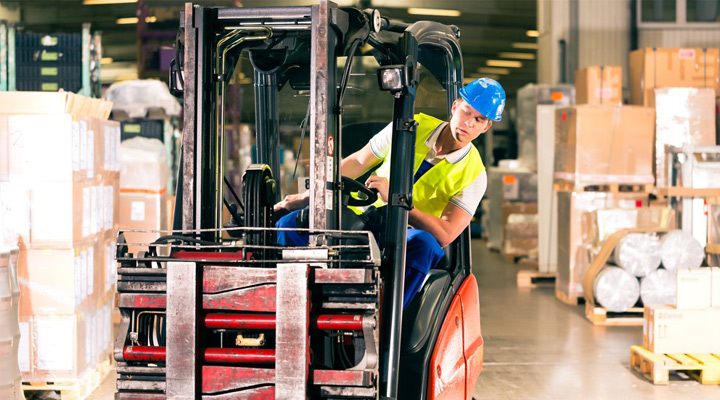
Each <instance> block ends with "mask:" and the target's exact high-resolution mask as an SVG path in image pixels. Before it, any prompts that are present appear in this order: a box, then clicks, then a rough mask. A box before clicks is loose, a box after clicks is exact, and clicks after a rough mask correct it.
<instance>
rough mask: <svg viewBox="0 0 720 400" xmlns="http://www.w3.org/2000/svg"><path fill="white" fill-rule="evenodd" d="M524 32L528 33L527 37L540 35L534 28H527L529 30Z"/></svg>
mask: <svg viewBox="0 0 720 400" xmlns="http://www.w3.org/2000/svg"><path fill="white" fill-rule="evenodd" d="M525 34H526V35H528V37H538V36H540V32H538V31H536V30H529V31H527V32H525Z"/></svg>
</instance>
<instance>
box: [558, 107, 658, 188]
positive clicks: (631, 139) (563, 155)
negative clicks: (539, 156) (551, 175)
mask: <svg viewBox="0 0 720 400" xmlns="http://www.w3.org/2000/svg"><path fill="white" fill-rule="evenodd" d="M555 121H556V130H555V135H556V136H555V179H561V180H564V181H570V182H574V183H575V184H606V183H613V182H614V183H632V184H646V183H652V182H653V168H652V166H653V162H652V156H653V137H654V129H655V111H654V110H653V109H652V108H648V107H636V106H595V105H582V106H575V107H569V108H562V109H559V110H557V111H556V116H555Z"/></svg>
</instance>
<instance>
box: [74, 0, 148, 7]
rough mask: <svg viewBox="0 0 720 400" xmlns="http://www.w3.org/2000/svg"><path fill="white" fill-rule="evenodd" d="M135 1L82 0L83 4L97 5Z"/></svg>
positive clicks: (133, 0) (132, 1) (131, 1)
mask: <svg viewBox="0 0 720 400" xmlns="http://www.w3.org/2000/svg"><path fill="white" fill-rule="evenodd" d="M127 3H137V0H83V5H84V6H99V5H103V4H127Z"/></svg>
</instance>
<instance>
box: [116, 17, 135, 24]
mask: <svg viewBox="0 0 720 400" xmlns="http://www.w3.org/2000/svg"><path fill="white" fill-rule="evenodd" d="M115 22H116V23H117V24H118V25H129V24H137V23H138V18H137V17H129V18H118V19H117V21H115Z"/></svg>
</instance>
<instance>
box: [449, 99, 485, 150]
mask: <svg viewBox="0 0 720 400" xmlns="http://www.w3.org/2000/svg"><path fill="white" fill-rule="evenodd" d="M451 112H452V117H450V132H451V133H452V136H453V139H455V141H456V142H458V143H460V144H462V145H463V146H464V145H466V144H468V143H470V142H472V141H473V140H475V139H476V138H477V137H478V136H480V135H482V134H483V133H485V132H487V130H488V129H490V127H491V126H492V120H490V119H488V118H486V117H485V116H484V115H482V114H480V113H479V112H477V111H476V110H475V109H474V108H472V107H471V106H470V104H468V103H467V102H465V100H463V99H457V100H455V102H454V103H453V105H452V109H451Z"/></svg>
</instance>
